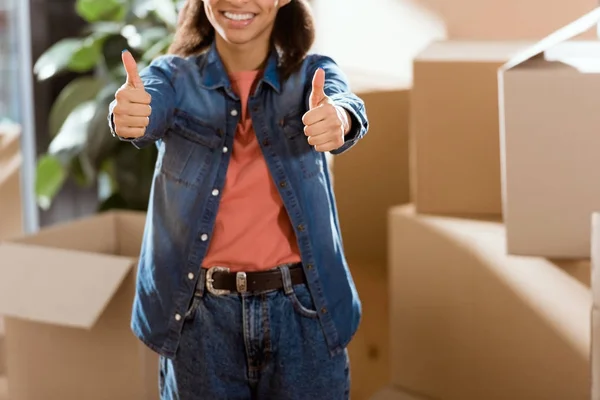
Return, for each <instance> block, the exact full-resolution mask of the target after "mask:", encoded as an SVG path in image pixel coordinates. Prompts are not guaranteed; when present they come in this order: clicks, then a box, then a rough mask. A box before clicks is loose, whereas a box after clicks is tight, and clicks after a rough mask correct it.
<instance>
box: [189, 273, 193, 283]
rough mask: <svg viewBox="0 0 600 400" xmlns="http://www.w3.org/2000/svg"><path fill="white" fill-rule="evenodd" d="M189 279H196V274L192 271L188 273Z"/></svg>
mask: <svg viewBox="0 0 600 400" xmlns="http://www.w3.org/2000/svg"><path fill="white" fill-rule="evenodd" d="M188 279H189V280H190V281H191V280H193V279H194V274H192V273H191V272H190V273H189V274H188Z"/></svg>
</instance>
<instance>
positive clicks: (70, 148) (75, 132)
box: [48, 100, 97, 166]
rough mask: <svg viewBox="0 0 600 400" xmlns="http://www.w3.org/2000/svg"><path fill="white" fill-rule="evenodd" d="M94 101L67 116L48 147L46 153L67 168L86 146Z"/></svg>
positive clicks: (81, 105) (93, 112)
mask: <svg viewBox="0 0 600 400" xmlns="http://www.w3.org/2000/svg"><path fill="white" fill-rule="evenodd" d="M96 107H97V105H96V101H95V100H91V101H86V102H84V103H82V104H80V105H78V106H77V107H75V109H74V110H73V111H72V112H71V114H69V116H68V117H67V119H66V120H65V123H64V124H63V125H62V126H61V128H60V130H59V131H58V134H57V135H56V137H54V139H53V140H52V142H50V146H49V147H48V153H49V154H51V155H53V156H55V157H56V158H57V159H59V160H60V162H61V163H62V165H63V166H67V165H69V164H70V163H71V161H72V160H73V157H76V156H77V155H78V154H79V153H80V152H81V150H82V149H83V147H84V146H85V144H86V139H87V129H88V125H89V123H90V121H91V120H92V118H93V116H94V114H95V112H96Z"/></svg>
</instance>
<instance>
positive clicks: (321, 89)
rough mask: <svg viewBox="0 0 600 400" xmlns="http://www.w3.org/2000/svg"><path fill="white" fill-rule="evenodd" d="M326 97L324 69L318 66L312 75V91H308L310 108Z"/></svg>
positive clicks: (316, 105)
mask: <svg viewBox="0 0 600 400" xmlns="http://www.w3.org/2000/svg"><path fill="white" fill-rule="evenodd" d="M326 98H327V95H325V71H324V70H323V69H322V68H318V69H317V70H316V71H315V76H313V81H312V92H311V93H310V108H311V109H312V108H315V107H318V106H319V105H320V104H321V103H322V102H323V100H325V99H326Z"/></svg>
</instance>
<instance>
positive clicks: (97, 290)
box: [0, 242, 135, 329]
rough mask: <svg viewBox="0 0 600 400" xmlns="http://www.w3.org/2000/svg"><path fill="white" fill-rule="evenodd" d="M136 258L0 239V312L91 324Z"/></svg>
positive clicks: (65, 323)
mask: <svg viewBox="0 0 600 400" xmlns="http://www.w3.org/2000/svg"><path fill="white" fill-rule="evenodd" d="M134 263H135V259H134V258H130V257H121V256H114V255H107V254H97V253H88V252H83V251H73V250H66V249H58V248H48V247H42V246H35V245H30V244H23V243H10V242H5V243H2V244H0V315H1V314H3V315H6V316H9V317H17V318H22V319H28V320H32V321H36V322H44V323H50V324H56V325H62V326H69V327H77V328H86V329H90V328H92V327H93V326H94V324H95V323H96V321H97V320H98V318H99V317H100V316H101V315H102V313H103V311H104V309H105V308H106V306H107V305H108V304H109V303H110V301H111V299H112V297H113V296H114V294H115V293H116V291H117V289H118V288H119V287H120V285H121V284H122V282H123V280H124V279H125V277H126V276H127V274H128V273H129V271H131V269H132V267H133V266H134Z"/></svg>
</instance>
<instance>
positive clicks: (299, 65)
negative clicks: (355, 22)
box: [109, 0, 367, 400]
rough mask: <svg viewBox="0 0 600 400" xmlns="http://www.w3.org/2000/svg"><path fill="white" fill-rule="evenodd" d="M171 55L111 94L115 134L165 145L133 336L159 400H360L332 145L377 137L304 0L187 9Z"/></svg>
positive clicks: (355, 317)
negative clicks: (152, 366) (316, 46)
mask: <svg viewBox="0 0 600 400" xmlns="http://www.w3.org/2000/svg"><path fill="white" fill-rule="evenodd" d="M182 13H183V14H182V16H181V19H180V26H179V28H178V31H177V33H176V37H175V41H174V43H173V45H172V47H171V49H170V53H171V54H169V55H167V56H163V57H160V58H158V59H156V60H155V61H154V62H152V64H151V65H150V66H149V67H147V68H145V69H144V70H142V71H141V73H139V74H138V72H137V69H136V64H135V61H134V60H133V57H132V55H131V54H130V53H129V52H127V51H125V52H124V53H123V62H124V65H125V69H126V71H127V81H126V83H125V84H124V85H123V86H122V87H121V88H120V89H119V90H118V92H117V93H116V96H115V97H116V98H115V101H114V102H113V103H112V104H111V107H110V115H109V120H110V124H111V127H112V129H113V133H114V134H115V135H117V136H118V137H119V138H121V139H122V140H127V141H131V142H132V143H133V145H135V146H136V147H138V148H141V147H143V146H146V145H148V144H151V143H156V145H157V146H158V149H159V152H158V161H157V164H156V171H155V174H154V181H153V188H152V193H151V198H150V204H149V207H148V218H147V223H146V229H145V234H144V242H143V246H142V253H141V257H140V265H139V272H138V278H137V279H138V280H137V282H138V284H137V293H136V297H135V302H134V307H133V317H132V329H133V331H134V333H135V334H136V336H137V337H139V338H140V340H142V341H143V342H144V343H146V345H148V346H149V347H150V348H152V349H153V350H154V351H156V352H158V353H159V354H160V356H161V357H160V390H161V396H162V399H165V400H166V399H169V400H171V399H180V400H197V399H211V400H212V399H216V400H221V399H260V400H264V399H277V400H283V399H314V400H321V399H327V400H334V399H346V398H348V397H349V394H348V393H349V385H350V383H349V382H350V378H349V367H348V356H347V352H346V346H347V345H348V343H349V342H350V339H351V338H352V336H353V335H354V333H355V332H356V329H357V327H358V324H359V320H360V314H361V309H360V301H359V299H358V296H357V293H356V290H355V286H354V283H353V281H352V278H351V275H350V273H349V270H348V266H347V263H346V260H345V257H344V253H343V248H342V241H341V238H340V230H339V226H338V217H337V211H336V208H335V199H334V194H333V190H332V184H331V177H330V176H329V172H328V169H327V165H326V159H325V152H331V153H333V154H339V153H342V152H344V151H346V150H348V149H349V148H350V147H352V146H353V145H354V144H355V143H356V142H357V141H358V140H359V139H360V138H361V137H363V136H364V135H365V133H366V132H367V118H366V114H365V109H364V105H363V102H362V101H361V100H360V99H359V98H358V97H356V96H355V95H354V94H352V93H351V92H350V90H349V88H348V84H347V81H346V78H345V76H344V75H343V73H342V72H341V71H340V69H339V68H338V67H337V66H336V64H335V63H334V62H333V61H332V60H331V59H330V58H327V57H324V56H319V55H307V52H308V50H309V48H310V47H311V45H312V43H313V39H314V28H313V19H312V16H311V13H310V9H309V7H308V5H307V3H306V1H305V0H204V1H202V0H188V1H187V3H186V5H185V6H184V9H183V10H182Z"/></svg>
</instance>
